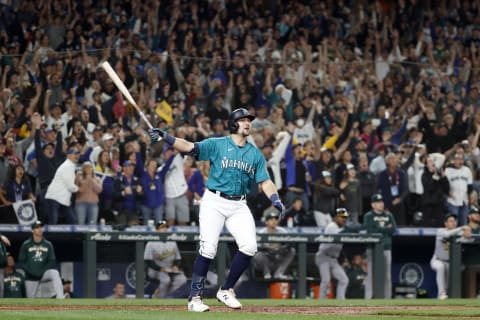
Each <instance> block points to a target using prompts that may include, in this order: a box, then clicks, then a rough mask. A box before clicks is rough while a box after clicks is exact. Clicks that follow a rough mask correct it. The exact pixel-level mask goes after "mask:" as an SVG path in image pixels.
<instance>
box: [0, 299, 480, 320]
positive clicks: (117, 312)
mask: <svg viewBox="0 0 480 320" xmlns="http://www.w3.org/2000/svg"><path fill="white" fill-rule="evenodd" d="M241 301H242V303H243V305H244V310H241V311H230V310H228V311H226V309H225V308H223V306H222V305H220V303H218V302H217V301H216V300H213V299H206V300H205V302H206V303H207V304H208V305H209V306H210V309H211V311H212V312H208V313H201V314H198V313H190V312H187V311H186V301H185V300H183V299H161V300H145V299H139V300H137V299H126V300H108V299H107V300H104V299H68V300H54V299H35V300H32V299H0V319H2V320H4V319H5V320H7V319H15V320H22V319H28V320H32V319H45V320H47V319H48V320H50V319H51V320H57V319H58V320H74V319H75V320H85V319H95V320H97V319H105V320H110V319H111V320H127V319H128V320H131V319H135V320H186V319H188V320H191V319H192V320H195V319H214V320H216V319H228V320H244V319H252V320H253V319H262V320H263V319H266V320H269V319H272V320H273V319H275V320H287V319H288V320H291V319H294V320H313V319H321V320H325V319H335V320H353V319H365V320H366V319H376V320H377V319H386V320H393V319H402V320H403V319H407V320H433V319H480V303H479V301H478V300H475V299H451V300H445V301H438V300H434V299H417V300H345V301H337V300H310V299H305V300H296V299H292V300H273V299H263V300H253V299H242V300H241ZM291 308H296V309H294V310H292V309H291ZM361 308H367V309H366V310H365V309H361ZM305 310H306V311H308V312H309V313H310V314H303V313H302V311H305ZM254 312H261V313H254ZM313 313H316V314H313Z"/></svg>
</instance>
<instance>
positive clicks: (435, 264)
mask: <svg viewBox="0 0 480 320" xmlns="http://www.w3.org/2000/svg"><path fill="white" fill-rule="evenodd" d="M443 224H444V226H445V228H439V229H438V230H437V235H436V236H435V251H434V252H433V257H432V260H430V266H431V267H432V269H433V270H435V272H436V273H437V277H436V278H437V288H438V295H437V297H438V299H440V300H444V299H447V298H448V295H447V289H448V270H449V266H450V242H449V238H450V237H453V236H461V235H463V236H464V237H465V238H470V236H471V235H472V234H471V229H470V227H469V226H467V225H465V226H461V227H458V228H456V226H457V216H456V215H454V214H453V213H447V214H446V215H445V217H444V218H443Z"/></svg>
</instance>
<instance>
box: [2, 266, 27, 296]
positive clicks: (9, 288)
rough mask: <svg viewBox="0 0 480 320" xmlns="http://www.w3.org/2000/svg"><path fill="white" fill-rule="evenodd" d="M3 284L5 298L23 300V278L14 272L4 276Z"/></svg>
mask: <svg viewBox="0 0 480 320" xmlns="http://www.w3.org/2000/svg"><path fill="white" fill-rule="evenodd" d="M3 284H4V287H3V296H4V297H5V298H25V277H24V276H23V274H21V273H20V272H18V271H16V270H14V271H13V272H12V273H10V274H5V277H4V279H3Z"/></svg>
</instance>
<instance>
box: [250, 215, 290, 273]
mask: <svg viewBox="0 0 480 320" xmlns="http://www.w3.org/2000/svg"><path fill="white" fill-rule="evenodd" d="M274 210H275V209H274ZM275 211H276V210H275ZM278 218H279V214H278V213H277V212H274V211H270V212H268V213H267V215H266V216H265V224H266V227H265V228H262V229H260V230H258V233H263V234H264V233H267V234H277V233H287V230H285V229H284V228H282V227H279V226H278V222H279V219H278ZM295 254H296V250H295V248H292V247H291V246H289V245H288V244H285V243H277V242H268V243H262V244H261V245H260V246H259V252H258V253H257V254H256V255H255V257H254V258H253V264H254V265H255V267H256V268H257V269H261V270H262V271H263V277H264V278H265V279H271V278H272V273H271V271H272V269H274V270H275V273H274V274H273V277H274V278H275V279H289V278H291V277H290V276H287V275H286V274H285V271H286V270H287V268H288V267H289V266H290V264H291V263H292V261H293V259H294V258H295Z"/></svg>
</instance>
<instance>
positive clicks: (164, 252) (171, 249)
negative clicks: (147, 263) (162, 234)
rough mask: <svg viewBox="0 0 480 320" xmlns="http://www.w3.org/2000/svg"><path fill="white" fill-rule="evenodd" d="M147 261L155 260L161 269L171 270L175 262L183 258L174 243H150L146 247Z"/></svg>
mask: <svg viewBox="0 0 480 320" xmlns="http://www.w3.org/2000/svg"><path fill="white" fill-rule="evenodd" d="M143 258H144V259H145V260H153V261H154V262H155V264H156V265H157V266H159V267H160V268H171V267H172V266H173V262H174V261H175V260H180V259H181V258H182V257H181V255H180V251H179V250H178V246H177V243H176V242H174V241H166V242H164V241H150V242H147V245H146V246H145V252H144V255H143Z"/></svg>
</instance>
